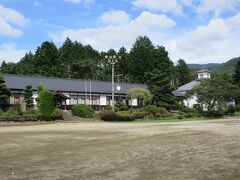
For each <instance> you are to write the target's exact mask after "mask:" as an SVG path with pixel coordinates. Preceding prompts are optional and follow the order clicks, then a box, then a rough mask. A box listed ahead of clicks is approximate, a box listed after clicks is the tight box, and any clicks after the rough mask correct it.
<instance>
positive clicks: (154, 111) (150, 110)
mask: <svg viewBox="0 0 240 180" xmlns="http://www.w3.org/2000/svg"><path fill="white" fill-rule="evenodd" d="M143 109H144V110H145V111H146V112H147V113H149V114H152V115H153V116H154V117H155V116H156V114H157V113H158V112H159V109H158V107H157V106H155V105H147V106H145V107H144V108H143Z"/></svg>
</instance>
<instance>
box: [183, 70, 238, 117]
mask: <svg viewBox="0 0 240 180" xmlns="http://www.w3.org/2000/svg"><path fill="white" fill-rule="evenodd" d="M192 95H196V96H197V99H198V100H197V101H198V103H199V104H200V105H201V106H202V107H203V106H205V107H206V108H207V113H208V114H209V115H214V114H219V113H220V114H221V113H222V112H223V110H224V104H225V102H226V101H227V100H229V99H232V98H233V99H235V98H236V97H239V87H238V86H237V85H235V84H234V82H233V80H232V78H231V76H229V75H228V74H227V73H223V74H217V75H215V76H214V77H212V78H211V79H205V80H202V81H201V84H200V85H199V86H197V87H195V88H193V89H192V90H191V91H190V92H188V96H192Z"/></svg>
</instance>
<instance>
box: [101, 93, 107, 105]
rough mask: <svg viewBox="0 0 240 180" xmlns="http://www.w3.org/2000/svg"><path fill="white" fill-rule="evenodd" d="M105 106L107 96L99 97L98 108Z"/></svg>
mask: <svg viewBox="0 0 240 180" xmlns="http://www.w3.org/2000/svg"><path fill="white" fill-rule="evenodd" d="M106 105H107V96H106V95H100V106H106Z"/></svg>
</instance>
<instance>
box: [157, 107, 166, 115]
mask: <svg viewBox="0 0 240 180" xmlns="http://www.w3.org/2000/svg"><path fill="white" fill-rule="evenodd" d="M158 113H160V114H168V111H167V109H166V108H165V107H159V108H158Z"/></svg>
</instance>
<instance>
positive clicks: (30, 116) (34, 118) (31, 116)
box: [22, 114, 38, 121]
mask: <svg viewBox="0 0 240 180" xmlns="http://www.w3.org/2000/svg"><path fill="white" fill-rule="evenodd" d="M22 120H23V121H37V120H38V115H37V114H24V115H22Z"/></svg>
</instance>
